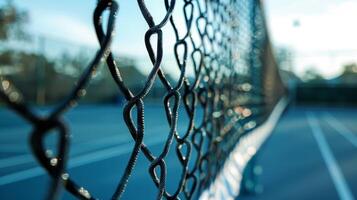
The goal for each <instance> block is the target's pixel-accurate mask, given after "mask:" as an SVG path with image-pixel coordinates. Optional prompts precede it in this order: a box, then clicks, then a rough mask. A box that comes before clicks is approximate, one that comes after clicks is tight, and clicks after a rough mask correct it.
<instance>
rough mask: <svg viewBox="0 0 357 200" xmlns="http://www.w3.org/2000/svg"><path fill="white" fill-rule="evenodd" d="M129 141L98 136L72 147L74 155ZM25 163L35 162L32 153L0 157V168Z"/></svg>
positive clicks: (121, 138) (115, 137) (117, 136)
mask: <svg viewBox="0 0 357 200" xmlns="http://www.w3.org/2000/svg"><path fill="white" fill-rule="evenodd" d="M131 141H132V140H130V138H125V137H119V135H116V136H111V137H105V138H100V139H97V140H95V141H86V142H83V143H78V144H76V145H77V146H78V147H77V146H75V147H74V153H75V155H78V154H82V153H85V152H88V151H94V150H96V149H100V148H104V147H107V146H110V145H118V144H121V143H124V142H131ZM27 163H35V158H34V156H33V155H32V154H24V155H18V156H12V157H8V158H3V159H0V169H2V168H6V167H14V166H17V165H22V164H27Z"/></svg>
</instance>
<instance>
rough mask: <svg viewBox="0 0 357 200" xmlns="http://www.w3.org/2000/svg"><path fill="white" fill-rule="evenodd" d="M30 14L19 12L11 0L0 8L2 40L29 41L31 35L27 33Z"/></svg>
mask: <svg viewBox="0 0 357 200" xmlns="http://www.w3.org/2000/svg"><path fill="white" fill-rule="evenodd" d="M28 21H29V17H28V13H27V12H26V11H23V10H19V9H18V8H17V7H16V6H15V5H14V3H13V1H11V0H7V1H6V3H5V4H4V5H3V6H1V7H0V40H3V41H4V40H8V39H12V38H16V39H28V38H29V35H28V33H26V31H25V28H24V27H25V25H26V24H27V23H28Z"/></svg>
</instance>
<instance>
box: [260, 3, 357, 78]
mask: <svg viewBox="0 0 357 200" xmlns="http://www.w3.org/2000/svg"><path fill="white" fill-rule="evenodd" d="M265 7H266V14H267V22H268V26H269V30H270V36H271V39H272V42H273V44H274V45H275V46H286V47H289V48H291V49H292V51H293V54H294V55H295V59H294V60H295V61H294V64H295V67H294V71H295V72H297V73H298V74H303V72H304V71H305V70H306V69H308V68H315V69H316V70H317V71H319V72H320V73H322V74H323V75H324V76H325V77H328V78H332V77H334V76H336V75H337V74H339V73H340V72H341V70H342V67H341V66H342V65H344V64H346V63H350V62H357V37H356V36H357V26H356V25H355V23H356V19H357V12H356V11H357V1H356V0H297V1H287V0H265ZM296 21H298V22H299V24H300V25H299V26H294V22H296Z"/></svg>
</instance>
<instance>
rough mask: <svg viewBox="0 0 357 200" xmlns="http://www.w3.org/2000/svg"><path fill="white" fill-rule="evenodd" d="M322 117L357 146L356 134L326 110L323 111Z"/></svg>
mask: <svg viewBox="0 0 357 200" xmlns="http://www.w3.org/2000/svg"><path fill="white" fill-rule="evenodd" d="M324 119H325V120H326V121H327V122H328V123H329V124H330V125H331V126H332V128H334V129H335V130H336V131H337V132H338V133H339V134H341V135H342V136H343V137H344V138H345V139H346V140H348V141H350V142H351V143H352V144H353V145H354V146H355V147H357V136H356V135H355V134H354V133H352V131H350V130H349V129H348V128H346V127H345V126H344V125H343V124H342V123H341V122H339V121H338V120H337V119H336V118H335V117H334V116H332V115H331V114H330V113H328V112H325V114H324Z"/></svg>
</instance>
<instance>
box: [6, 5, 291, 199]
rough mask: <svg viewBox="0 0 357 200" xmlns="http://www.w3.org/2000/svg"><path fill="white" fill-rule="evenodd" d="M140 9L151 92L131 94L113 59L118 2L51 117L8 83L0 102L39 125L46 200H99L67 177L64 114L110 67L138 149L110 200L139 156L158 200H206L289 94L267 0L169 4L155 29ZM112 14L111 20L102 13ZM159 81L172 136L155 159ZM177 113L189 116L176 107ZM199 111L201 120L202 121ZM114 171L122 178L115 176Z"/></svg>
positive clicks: (36, 145) (97, 15) (37, 150)
mask: <svg viewBox="0 0 357 200" xmlns="http://www.w3.org/2000/svg"><path fill="white" fill-rule="evenodd" d="M137 3H138V7H139V8H140V11H141V13H142V17H143V18H144V19H145V21H146V23H147V25H148V27H149V28H148V30H147V32H146V33H145V35H143V38H144V40H145V46H146V50H147V53H148V56H149V58H150V60H151V63H152V65H151V67H152V69H151V71H150V73H149V74H148V75H147V77H145V78H146V81H145V84H144V85H143V87H142V88H140V89H139V90H137V91H135V92H133V91H132V88H129V87H128V86H127V83H126V82H125V81H124V80H123V77H122V75H121V68H120V66H118V65H117V64H116V63H117V61H116V59H114V57H113V55H112V51H111V48H112V47H111V44H112V40H113V37H114V31H115V30H116V29H115V26H114V25H115V20H116V15H117V12H120V11H119V9H118V3H117V2H116V1H114V0H100V1H98V5H97V7H96V9H95V10H94V14H93V20H94V28H95V32H96V34H97V38H98V43H99V44H100V48H99V49H98V51H97V53H96V55H95V56H94V57H93V58H92V61H91V63H90V64H89V65H88V66H87V67H86V68H85V70H84V72H83V73H82V74H81V76H80V78H79V79H78V81H77V83H76V84H75V87H74V88H73V89H72V91H71V92H70V93H69V94H68V95H67V96H66V97H65V98H64V99H63V100H62V101H61V103H60V104H59V105H58V106H57V107H56V108H54V109H53V111H51V112H50V114H49V115H48V116H39V115H37V114H36V113H34V112H32V111H31V109H30V108H29V107H28V106H27V104H26V102H24V101H23V99H21V98H18V97H19V96H21V95H20V94H18V93H21V91H14V90H13V89H12V88H13V84H12V83H11V82H10V81H9V80H7V79H6V77H1V83H2V84H1V87H0V88H1V90H0V97H1V99H2V100H3V101H4V102H5V103H6V104H7V106H8V108H10V109H12V110H13V111H14V112H16V113H17V114H19V115H20V116H21V117H23V118H24V119H25V120H27V121H28V123H30V124H31V125H32V127H33V131H32V133H31V135H30V144H31V148H32V151H33V154H34V155H35V157H36V158H37V160H38V162H39V164H40V165H41V166H42V167H43V168H44V169H45V170H46V171H47V173H48V175H49V176H50V177H51V180H52V183H51V185H50V187H49V190H48V196H47V199H56V198H57V197H58V196H59V191H60V189H61V188H65V189H66V190H67V191H68V192H70V193H71V194H73V196H75V197H77V198H80V199H95V198H96V197H94V196H92V195H91V193H90V191H88V190H86V189H85V188H83V187H82V186H81V185H80V184H79V183H76V182H75V180H73V179H72V177H71V174H69V173H68V171H67V163H68V152H69V149H70V148H71V145H70V143H69V142H70V130H69V129H68V128H67V124H66V123H64V121H63V115H64V114H65V113H66V112H68V110H70V109H72V108H73V105H75V104H76V103H77V101H78V100H79V99H81V98H82V97H83V96H84V95H85V94H86V92H85V90H86V88H87V86H88V83H89V82H90V81H91V78H92V75H93V72H94V71H96V70H97V68H98V66H99V65H100V64H101V63H104V62H105V63H106V66H107V67H106V69H102V70H107V69H108V70H109V71H110V73H111V75H112V79H113V80H114V82H115V83H116V85H117V88H118V93H120V94H121V95H122V96H123V97H124V98H125V103H124V109H123V116H124V123H125V124H126V126H127V129H128V131H129V132H130V134H131V137H132V139H133V141H134V144H133V146H132V150H131V154H130V158H129V160H128V161H127V164H126V167H125V170H124V171H122V172H120V173H122V176H121V178H120V180H118V184H117V188H115V190H114V193H113V196H112V199H119V198H120V197H121V196H122V194H123V193H124V192H125V188H126V185H127V183H128V182H129V181H130V176H131V175H132V174H133V173H135V170H134V166H135V164H136V160H137V158H138V156H139V154H142V155H144V156H145V158H146V159H147V160H148V161H149V162H150V163H151V164H150V167H149V169H148V173H150V176H151V179H152V183H153V184H154V185H156V187H157V199H162V198H166V199H178V198H186V199H192V198H197V197H199V195H200V193H201V192H202V191H203V190H204V189H206V188H207V187H208V186H209V185H210V184H211V183H212V182H213V181H214V179H215V178H216V176H217V174H218V172H219V170H220V169H221V168H222V166H223V164H224V161H225V160H226V158H227V157H228V155H229V154H230V152H231V151H232V150H233V148H234V146H235V144H236V143H237V142H238V141H239V140H240V138H241V137H242V136H244V135H245V134H249V131H250V130H252V129H254V128H255V127H257V126H259V124H261V123H262V122H264V120H265V119H266V118H267V117H268V116H269V113H270V111H271V110H272V108H273V107H274V105H275V104H276V102H277V101H278V100H279V98H280V97H281V96H282V94H283V93H284V86H283V84H282V82H281V79H280V76H279V72H278V68H277V66H276V63H275V60H274V57H273V55H272V50H271V46H270V42H269V39H268V33H267V29H266V26H265V19H264V12H263V8H262V3H261V2H260V1H258V0H219V1H213V0H165V1H163V4H165V8H166V14H165V15H164V17H163V18H162V19H161V20H160V21H154V18H153V17H152V13H151V11H150V10H149V9H148V7H147V6H146V4H145V2H144V1H143V0H138V1H137ZM106 11H108V12H109V15H103V13H104V12H106ZM176 13H179V14H176ZM178 17H181V19H178ZM177 21H183V22H184V23H183V24H181V23H177ZM104 22H106V24H104ZM124 28H125V27H124ZM164 28H170V29H172V31H173V34H174V36H175V44H174V48H173V49H164V48H163V44H164V43H165V41H166V38H167V35H165V34H163V29H164ZM117 31H118V32H120V30H119V29H118V30H117ZM123 48H124V47H123ZM164 51H165V53H166V54H170V55H173V57H174V62H176V64H175V65H172V66H169V67H170V68H176V69H177V71H178V72H179V74H178V77H179V78H178V79H177V80H176V81H175V80H171V79H168V78H166V77H167V76H166V75H165V71H164V69H163V68H162V60H163V54H164ZM155 81H160V84H161V85H162V86H163V87H162V88H163V90H164V91H165V92H164V95H163V96H162V100H163V103H162V106H163V107H164V108H165V112H166V121H167V124H168V126H169V128H170V129H169V132H168V133H167V136H166V137H167V138H166V140H165V143H164V145H163V146H162V148H161V151H160V153H158V154H155V153H154V152H153V151H152V149H150V147H149V146H147V145H145V130H144V127H145V125H146V124H145V114H144V100H145V98H146V97H147V96H148V95H149V94H150V93H151V92H152V87H153V84H154V82H155ZM15 93H16V94H18V95H15ZM180 105H183V106H184V110H182V109H179V106H180ZM198 112H202V117H201V118H198V119H200V120H199V121H198V120H197V113H198ZM179 115H186V116H187V118H188V123H187V124H185V126H186V129H185V131H182V132H181V131H180V132H179V131H178V128H177V127H178V116H179ZM118 123H119V122H118ZM53 130H54V131H56V134H58V149H57V150H56V151H54V152H57V155H53V156H50V155H48V154H46V147H45V145H44V139H45V137H46V135H47V134H48V133H49V132H50V131H53ZM118 134H120V133H118ZM97 137H100V134H99V133H98V136H97ZM170 149H174V150H175V151H176V156H177V158H178V160H179V163H180V165H181V167H180V168H181V175H180V176H179V177H177V183H178V184H177V187H176V189H175V190H174V191H170V192H169V191H168V190H167V187H166V185H167V184H166V182H167V174H168V173H170V171H168V169H167V164H166V163H165V158H166V157H167V155H168V152H169V151H170ZM193 155H195V156H193ZM113 173H119V172H118V171H116V170H115V169H113Z"/></svg>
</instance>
